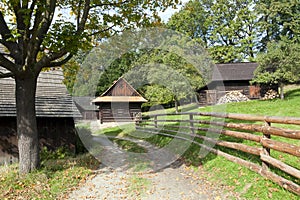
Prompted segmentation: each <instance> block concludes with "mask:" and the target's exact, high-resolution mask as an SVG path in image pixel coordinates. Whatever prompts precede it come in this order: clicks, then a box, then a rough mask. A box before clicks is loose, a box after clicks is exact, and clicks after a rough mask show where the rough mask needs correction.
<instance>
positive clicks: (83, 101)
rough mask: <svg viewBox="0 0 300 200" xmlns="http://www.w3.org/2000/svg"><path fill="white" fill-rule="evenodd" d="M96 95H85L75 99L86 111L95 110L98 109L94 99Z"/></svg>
mask: <svg viewBox="0 0 300 200" xmlns="http://www.w3.org/2000/svg"><path fill="white" fill-rule="evenodd" d="M94 98H95V97H89V96H83V97H73V100H74V102H75V104H76V105H77V106H80V107H81V108H82V109H83V110H85V111H95V110H98V109H97V107H96V106H95V104H92V101H93V99H94Z"/></svg>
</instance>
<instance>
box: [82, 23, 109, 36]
mask: <svg viewBox="0 0 300 200" xmlns="http://www.w3.org/2000/svg"><path fill="white" fill-rule="evenodd" d="M114 27H115V26H114V25H112V26H110V27H108V28H106V29H102V30H100V31H96V32H94V33H91V34H89V35H88V36H93V35H97V34H99V33H102V32H106V31H108V30H111V29H112V28H114Z"/></svg>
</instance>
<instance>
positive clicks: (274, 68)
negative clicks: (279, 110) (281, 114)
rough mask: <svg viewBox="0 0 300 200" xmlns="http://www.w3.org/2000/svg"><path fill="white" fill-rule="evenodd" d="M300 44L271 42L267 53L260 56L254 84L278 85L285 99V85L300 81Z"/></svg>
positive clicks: (286, 40)
mask: <svg viewBox="0 0 300 200" xmlns="http://www.w3.org/2000/svg"><path fill="white" fill-rule="evenodd" d="M299 58H300V43H298V42H296V41H292V40H288V39H286V38H283V39H282V40H281V41H279V42H270V43H268V45H267V52H266V53H262V54H260V55H259V56H258V63H259V66H258V68H257V69H256V71H255V78H254V80H253V81H252V82H256V83H262V84H269V83H271V84H278V85H279V86H280V98H281V99H284V90H283V89H284V85H286V84H290V83H295V82H299V81H300V73H299V72H300V61H299Z"/></svg>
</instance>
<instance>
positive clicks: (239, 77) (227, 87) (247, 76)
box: [198, 62, 276, 105]
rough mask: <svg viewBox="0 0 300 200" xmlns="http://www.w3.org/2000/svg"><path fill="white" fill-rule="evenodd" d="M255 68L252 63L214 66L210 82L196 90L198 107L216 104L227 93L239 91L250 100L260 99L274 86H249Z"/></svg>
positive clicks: (255, 65)
mask: <svg viewBox="0 0 300 200" xmlns="http://www.w3.org/2000/svg"><path fill="white" fill-rule="evenodd" d="M257 67H258V64H257V63H254V62H245V63H226V64H216V68H215V71H214V73H213V76H212V80H211V82H210V83H209V84H207V85H206V86H204V87H203V88H201V89H200V90H198V95H199V96H198V100H199V103H200V105H213V104H216V103H217V101H218V100H219V99H220V98H221V97H222V96H223V95H225V94H226V92H228V91H240V92H241V93H243V94H244V95H246V96H247V97H248V98H250V99H259V98H261V97H262V96H263V95H264V93H265V92H266V90H268V89H274V86H273V87H272V86H258V85H251V84H250V81H251V80H252V79H253V77H254V71H255V69H256V68H257ZM275 89H276V87H275Z"/></svg>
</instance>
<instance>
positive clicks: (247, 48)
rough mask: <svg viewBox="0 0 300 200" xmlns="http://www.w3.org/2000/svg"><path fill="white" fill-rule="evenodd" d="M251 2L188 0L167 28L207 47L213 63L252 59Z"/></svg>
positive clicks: (253, 25) (236, 0)
mask: <svg viewBox="0 0 300 200" xmlns="http://www.w3.org/2000/svg"><path fill="white" fill-rule="evenodd" d="M253 5H254V1H252V0H251V1H243V0H233V1H227V0H221V1H206V0H201V1H190V2H188V3H187V4H186V5H185V6H184V7H183V8H182V9H181V10H180V11H179V12H178V13H176V14H174V15H173V16H172V17H171V19H170V20H169V21H168V23H167V27H168V28H171V29H173V30H177V31H180V32H184V33H186V34H187V35H188V36H189V37H191V38H193V39H197V40H199V41H200V43H202V44H203V45H204V46H205V47H207V48H208V51H209V52H210V55H211V57H212V58H213V60H214V61H215V62H219V63H224V62H236V61H244V60H250V61H252V60H253V59H254V56H255V53H256V50H255V46H256V41H257V38H256V35H255V31H256V29H257V27H256V26H257V24H256V14H255V12H253V10H252V9H253Z"/></svg>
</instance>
